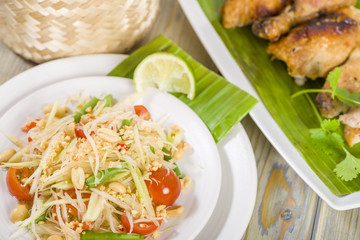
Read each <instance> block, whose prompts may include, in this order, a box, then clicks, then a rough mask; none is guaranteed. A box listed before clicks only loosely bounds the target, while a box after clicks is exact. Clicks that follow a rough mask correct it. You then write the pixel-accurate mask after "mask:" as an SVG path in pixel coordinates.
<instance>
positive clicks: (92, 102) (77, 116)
mask: <svg viewBox="0 0 360 240" xmlns="http://www.w3.org/2000/svg"><path fill="white" fill-rule="evenodd" d="M98 101H99V99H98V98H96V97H94V98H92V99H90V101H89V102H87V103H86V104H85V105H84V106H82V107H81V108H80V109H79V111H77V112H76V113H75V114H74V116H73V117H74V121H75V123H79V122H80V119H81V116H82V115H84V114H85V113H86V109H87V108H88V107H92V108H94V107H95V106H96V104H97V103H98Z"/></svg>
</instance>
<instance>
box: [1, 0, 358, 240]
mask: <svg viewBox="0 0 360 240" xmlns="http://www.w3.org/2000/svg"><path fill="white" fill-rule="evenodd" d="M0 27H1V26H0ZM160 33H162V34H164V35H166V36H168V37H169V38H170V39H172V40H173V41H174V42H175V43H177V44H178V45H179V46H180V47H182V48H183V49H184V50H185V51H186V52H188V53H189V54H190V55H192V56H193V57H194V58H195V59H196V60H198V61H199V62H201V63H202V64H204V65H205V66H206V67H208V68H209V69H212V70H214V71H217V72H218V70H217V68H216V66H215V65H214V63H213V62H212V60H211V59H210V57H209V55H208V54H207V52H206V50H205V49H204V47H203V46H202V44H201V42H200V41H199V39H198V37H197V36H196V34H195V32H194V31H193V29H192V28H191V25H190V23H189V22H188V20H187V19H186V17H185V15H184V13H183V11H182V10H181V8H180V6H179V4H178V3H177V1H176V0H161V6H160V11H159V15H158V18H157V21H156V23H155V24H154V26H153V28H152V30H151V31H150V33H149V34H148V35H147V36H146V38H145V39H144V40H143V41H142V42H141V43H139V44H138V46H141V45H143V44H145V43H146V42H148V41H150V40H151V39H153V38H154V37H156V36H157V35H158V34H160ZM33 66H35V64H34V63H31V62H28V61H26V60H24V59H22V58H21V57H20V56H18V55H16V54H14V53H13V52H12V51H11V50H10V49H9V48H7V47H6V46H5V45H4V44H3V43H2V42H1V41H0V84H2V83H4V82H5V81H7V80H9V79H10V78H12V77H13V76H15V75H17V74H19V73H21V72H23V71H25V70H26V69H28V68H31V67H33ZM29 81H32V79H29ZM0 98H1V97H0ZM241 123H242V124H243V126H244V128H245V129H246V132H247V134H248V136H249V138H250V141H251V144H252V146H253V149H254V153H255V158H256V163H257V171H258V191H257V199H256V203H255V208H254V211H253V215H252V218H251V221H250V223H249V226H248V228H247V230H246V233H245V234H244V236H243V239H251V240H252V239H360V212H359V210H358V209H355V210H349V211H335V210H333V209H332V208H330V207H329V206H328V205H327V204H326V203H325V202H323V201H322V200H321V199H320V198H319V197H318V196H317V195H316V193H315V192H314V191H312V190H311V189H310V188H309V187H308V186H307V185H306V184H305V183H304V181H302V179H301V178H300V177H299V176H298V175H297V174H296V173H295V172H294V171H293V170H292V169H291V168H290V167H289V165H288V164H287V163H286V161H285V160H284V159H283V158H282V157H281V156H280V155H279V153H278V152H277V151H276V150H275V149H274V148H273V147H272V146H271V144H270V143H269V141H268V140H267V139H266V138H265V137H264V135H263V134H262V133H261V131H260V130H259V128H258V127H257V126H256V125H255V123H254V122H253V120H252V119H251V118H250V117H249V116H248V117H246V118H245V119H244V120H243V121H242V122H241ZM244 197H246V196H244ZM239 239H240V237H239Z"/></svg>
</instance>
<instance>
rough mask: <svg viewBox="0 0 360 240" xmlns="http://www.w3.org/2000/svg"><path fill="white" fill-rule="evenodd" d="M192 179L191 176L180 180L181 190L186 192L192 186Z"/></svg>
mask: <svg viewBox="0 0 360 240" xmlns="http://www.w3.org/2000/svg"><path fill="white" fill-rule="evenodd" d="M191 181H192V178H191V177H190V175H186V176H185V177H184V178H183V179H180V183H181V190H184V189H185V188H187V187H189V186H190V184H191Z"/></svg>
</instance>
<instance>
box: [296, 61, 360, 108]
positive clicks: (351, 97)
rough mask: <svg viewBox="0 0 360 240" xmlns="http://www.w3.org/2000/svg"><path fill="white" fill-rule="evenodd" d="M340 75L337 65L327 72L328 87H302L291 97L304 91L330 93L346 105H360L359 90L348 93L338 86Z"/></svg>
mask: <svg viewBox="0 0 360 240" xmlns="http://www.w3.org/2000/svg"><path fill="white" fill-rule="evenodd" d="M340 76H341V68H340V67H337V68H335V69H334V70H333V71H332V72H330V73H329V75H328V78H327V81H329V82H330V89H304V90H301V91H299V92H297V93H295V94H293V95H292V96H291V97H292V98H294V97H297V96H299V95H302V94H305V93H321V92H324V93H331V97H332V98H333V99H334V98H335V97H337V98H338V99H339V100H340V101H341V102H343V103H344V104H345V105H347V106H350V107H352V106H360V92H356V93H350V92H349V91H347V90H346V89H344V88H341V87H339V86H338V81H339V79H340Z"/></svg>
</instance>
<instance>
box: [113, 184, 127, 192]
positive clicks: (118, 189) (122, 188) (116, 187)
mask: <svg viewBox="0 0 360 240" xmlns="http://www.w3.org/2000/svg"><path fill="white" fill-rule="evenodd" d="M109 188H110V189H111V190H113V191H115V192H118V193H126V188H125V186H124V185H122V184H121V183H119V182H112V183H110V184H109Z"/></svg>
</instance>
